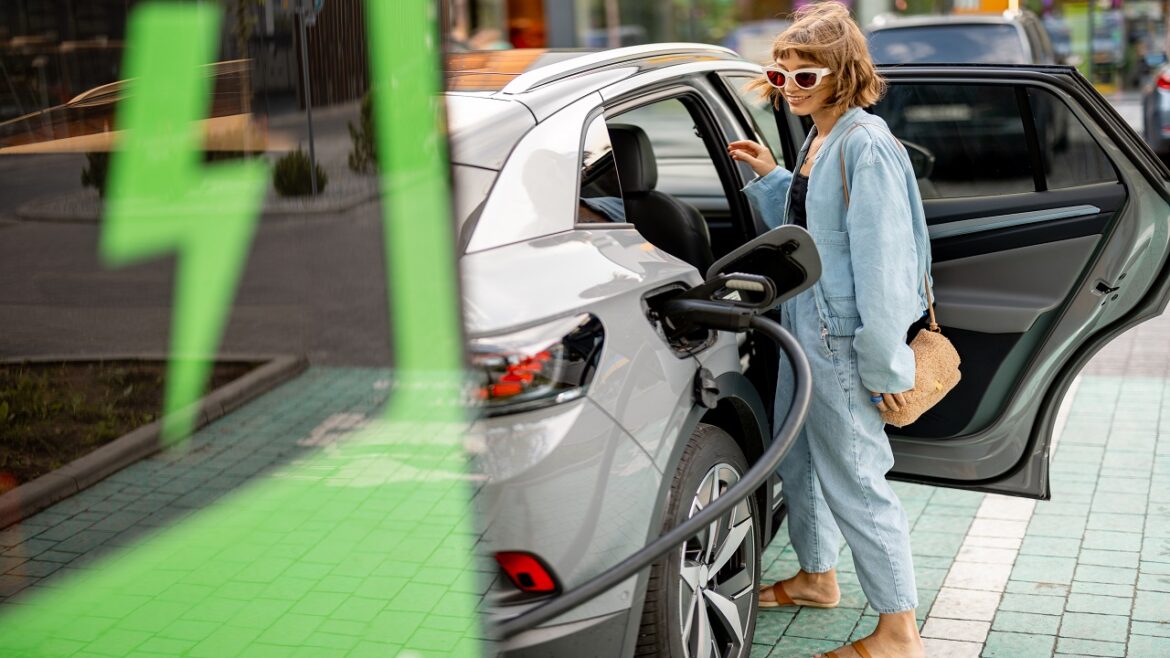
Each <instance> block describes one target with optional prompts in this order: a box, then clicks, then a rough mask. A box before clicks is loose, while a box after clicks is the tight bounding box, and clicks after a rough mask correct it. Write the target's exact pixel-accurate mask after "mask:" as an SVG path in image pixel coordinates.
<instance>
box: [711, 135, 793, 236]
mask: <svg viewBox="0 0 1170 658" xmlns="http://www.w3.org/2000/svg"><path fill="white" fill-rule="evenodd" d="M727 152H728V155H730V156H731V158H732V159H733V160H739V161H740V162H746V163H747V164H748V165H749V166H751V168H752V171H754V172H756V175H757V176H758V178H756V179H755V180H753V181H751V182H750V183H748V184H747V185H745V186H744V188H743V193H744V195H746V196H747V198H748V202H749V203H750V204H751V205H752V207H753V208H755V209H756V212H758V213H760V217H761V218H762V219H763V220H764V224H766V225H767V226H768V228H776V227H777V226H780V225H781V224H783V223H784V204H785V202H786V200H787V199H788V186H789V184H790V183H791V182H792V172H790V171H788V170H787V169H785V168H784V167H781V166H778V165H777V164H776V160H775V159H774V158H773V157H772V152H771V151H770V150H769V149H768V148H767V147H766V146H763V145H762V144H757V143H756V142H752V141H748V140H744V141H739V142H732V143H731V144H728V145H727Z"/></svg>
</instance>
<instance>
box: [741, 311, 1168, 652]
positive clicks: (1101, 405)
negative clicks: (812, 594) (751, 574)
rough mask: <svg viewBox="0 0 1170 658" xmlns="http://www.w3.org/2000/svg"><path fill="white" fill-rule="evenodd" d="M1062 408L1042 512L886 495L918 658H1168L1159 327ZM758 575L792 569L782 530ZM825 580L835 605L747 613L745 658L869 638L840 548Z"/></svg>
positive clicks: (969, 496) (928, 495)
mask: <svg viewBox="0 0 1170 658" xmlns="http://www.w3.org/2000/svg"><path fill="white" fill-rule="evenodd" d="M1070 399H1071V404H1067V406H1066V408H1065V413H1066V414H1067V415H1066V416H1065V417H1064V418H1063V419H1062V420H1065V421H1066V422H1065V423H1064V424H1063V430H1061V431H1060V432H1059V435H1058V445H1057V448H1056V451H1055V454H1054V458H1053V463H1052V488H1053V494H1052V500H1051V501H1029V500H1024V499H1014V498H1006V497H1003V496H993V495H983V494H977V493H968V492H960V491H954V490H945V489H934V488H930V487H924V486H919V485H908V484H902V483H898V484H896V485H895V487H896V489H897V490H898V493H899V495H900V496H902V500H903V502H904V503H905V506H906V511H907V514H908V516H909V518H910V523H911V533H910V535H911V544H912V549H913V552H914V559H915V570H916V573H917V576H918V587H919V600H920V604H921V607H920V608H919V609H918V618H919V621H920V623H921V624H922V629H923V637H924V638H925V642H926V644H927V647H928V651H927V655H928V656H929V657H930V658H980V657H983V658H1044V657H1052V656H1058V657H1061V658H1073V657H1075V656H1129V657H1131V658H1165V657H1166V656H1170V317H1167V316H1163V317H1160V318H1157V319H1155V320H1153V321H1150V322H1148V323H1145V324H1143V325H1140V326H1138V327H1137V328H1135V329H1133V330H1131V331H1130V332H1128V333H1127V334H1125V335H1124V336H1122V337H1121V338H1119V339H1118V340H1116V341H1114V342H1113V343H1112V344H1110V346H1109V347H1107V348H1106V349H1105V350H1103V351H1102V352H1101V353H1099V354H1098V355H1097V356H1096V357H1095V358H1094V359H1093V361H1092V362H1091V363H1090V364H1089V365H1088V366H1087V367H1086V369H1085V371H1084V372H1083V373H1082V375H1081V377H1080V380H1079V383H1078V385H1077V386H1076V388H1075V390H1074V391H1073V392H1072V395H1071V396H1070ZM1066 402H1067V401H1066ZM1058 427H1059V425H1058ZM764 565H765V569H764V575H765V578H769V579H779V578H785V577H787V576H789V575H791V574H792V573H793V572H794V571H795V570H796V569H797V564H796V560H795V556H794V554H793V553H792V549H791V547H790V546H789V545H788V543H787V529H786V528H782V529H781V533H780V534H779V535H777V538H776V543H774V544H773V545H772V546H770V547H769V548H768V549H767V550H766V551H765V553H764ZM839 568H840V572H841V580H842V590H843V597H842V603H841V606H840V607H839V608H838V609H835V610H814V609H801V610H799V611H797V612H792V611H786V612H775V611H768V610H766V611H763V612H761V614H760V618H759V621H758V622H757V628H756V634H755V637H754V638H753V639H754V644H753V651H752V656H753V658H759V657H763V656H768V657H770V658H783V657H787V656H810V655H812V654H813V653H815V652H818V651H825V650H828V649H832V648H834V647H836V646H838V645H840V644H842V643H844V642H846V641H848V640H851V639H855V638H858V637H863V636H864V635H866V634H868V633H869V632H871V631H872V629H873V626H874V623H875V621H876V617H875V615H874V613H873V611H872V610H870V609H869V608H868V607H867V606H866V604H865V597H864V595H863V594H862V593H861V590H860V587H859V585H858V584H857V579H856V576H855V575H854V573H853V565H852V560H851V558H850V556H849V553H848V549H845V551H844V552H843V554H842V559H841V563H840V565H839Z"/></svg>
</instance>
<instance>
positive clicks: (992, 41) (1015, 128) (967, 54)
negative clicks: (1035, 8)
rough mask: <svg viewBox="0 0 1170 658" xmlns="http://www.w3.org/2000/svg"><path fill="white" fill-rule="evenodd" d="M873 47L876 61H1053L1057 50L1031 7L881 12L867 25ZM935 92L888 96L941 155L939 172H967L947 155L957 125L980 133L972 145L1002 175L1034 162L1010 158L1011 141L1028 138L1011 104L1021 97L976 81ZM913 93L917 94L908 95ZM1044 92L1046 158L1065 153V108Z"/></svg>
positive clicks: (1039, 105) (1039, 103)
mask: <svg viewBox="0 0 1170 658" xmlns="http://www.w3.org/2000/svg"><path fill="white" fill-rule="evenodd" d="M867 36H868V40H869V50H870V54H871V55H872V57H873V59H874V62H876V63H878V64H1015V65H1051V64H1055V63H1057V55H1056V52H1055V51H1054V50H1053V45H1052V41H1051V40H1050V39H1049V35H1048V31H1047V30H1046V29H1045V27H1044V24H1043V23H1042V22H1041V21H1040V19H1039V18H1037V17H1036V15H1035V14H1033V13H1031V12H1028V11H1016V12H1010V11H1009V12H1004V13H1003V14H995V15H945V16H912V17H892V18H890V17H882V18H880V19H878V20H875V21H874V23H873V24H872V25H871V26H869V28H868V29H867ZM940 91H945V93H944V94H943V95H942V96H940V97H938V98H934V97H932V96H931V95H930V94H926V95H914V94H912V93H906V94H904V93H899V92H896V93H894V94H893V95H892V96H891V98H890V99H888V102H890V103H892V104H898V103H905V104H906V106H905V108H903V111H897V112H892V115H893V117H894V120H895V122H896V124H897V125H896V126H895V129H896V131H897V132H898V134H899V135H900V136H902V137H903V138H904V139H906V140H909V141H912V142H914V143H916V144H918V145H919V146H921V147H923V148H924V149H926V150H927V151H929V152H932V153H935V155H936V157H937V161H936V169H937V172H938V174H939V175H940V176H947V175H950V176H960V177H962V176H966V172H965V171H964V170H963V169H962V167H963V166H964V164H963V163H964V160H963V159H962V158H952V157H948V155H947V148H948V147H947V142H948V141H949V140H951V139H952V138H953V134H954V133H955V132H956V131H961V132H963V133H964V134H965V135H967V136H970V137H977V138H978V139H976V140H974V141H972V142H971V146H970V148H972V149H977V151H978V155H979V158H980V159H981V160H984V161H986V162H989V163H994V165H995V167H996V169H997V171H999V172H1000V174H1001V175H1003V176H1018V175H1020V174H1021V173H1022V172H1023V173H1026V172H1027V171H1028V170H1029V169H1030V168H1032V167H1033V163H1029V162H1019V161H1014V160H1011V159H1010V155H1011V154H1012V153H1014V152H1015V148H1016V147H1015V145H1014V143H1013V142H1015V141H1017V140H1022V139H1027V138H1028V137H1027V135H1025V133H1024V124H1023V123H1022V122H1020V121H1019V115H1018V112H1017V110H1016V108H1015V107H1014V106H1015V104H1016V99H1014V98H1011V97H1007V96H1004V95H1003V94H998V95H996V94H992V95H987V94H984V93H982V90H981V89H979V88H977V87H969V86H964V87H959V88H956V89H952V90H940ZM910 96H914V97H913V98H911V97H910ZM1047 98H1048V97H1047V96H1044V97H1039V98H1037V99H1036V100H1035V101H1034V102H1035V104H1036V107H1034V108H1032V112H1033V113H1034V114H1035V116H1036V117H1037V121H1036V122H1035V126H1036V130H1037V136H1038V138H1039V139H1040V141H1041V144H1043V145H1044V146H1045V148H1044V150H1043V155H1044V158H1045V160H1046V161H1051V160H1053V159H1055V158H1057V157H1061V156H1063V154H1064V151H1065V150H1066V147H1067V131H1068V126H1067V125H1066V124H1065V123H1064V118H1065V116H1066V115H1065V114H1064V113H1061V112H1055V111H1053V108H1052V107H1049V105H1048V102H1047Z"/></svg>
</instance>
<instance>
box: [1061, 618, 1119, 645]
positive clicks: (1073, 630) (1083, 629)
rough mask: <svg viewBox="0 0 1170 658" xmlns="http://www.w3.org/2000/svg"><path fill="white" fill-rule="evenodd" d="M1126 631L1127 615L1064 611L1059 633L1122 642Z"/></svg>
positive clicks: (1067, 635)
mask: <svg viewBox="0 0 1170 658" xmlns="http://www.w3.org/2000/svg"><path fill="white" fill-rule="evenodd" d="M1128 633H1129V618H1128V617H1125V616H1122V615H1102V614H1086V613H1082V612H1066V613H1064V617H1063V618H1062V620H1061V623H1060V633H1059V635H1060V636H1061V637H1071V638H1077V639H1082V640H1098V641H1102V642H1119V641H1120V642H1122V643H1124V641H1125V637H1126V635H1127V634H1128Z"/></svg>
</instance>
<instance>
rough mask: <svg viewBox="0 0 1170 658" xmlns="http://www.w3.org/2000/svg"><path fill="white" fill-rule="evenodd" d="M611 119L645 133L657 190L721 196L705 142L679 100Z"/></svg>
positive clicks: (687, 194)
mask: <svg viewBox="0 0 1170 658" xmlns="http://www.w3.org/2000/svg"><path fill="white" fill-rule="evenodd" d="M613 121H616V122H619V123H622V124H626V125H633V126H637V127H639V128H641V129H642V130H643V131H644V132H645V133H646V136H647V137H648V138H649V140H650V146H651V147H652V148H653V150H654V158H655V160H656V161H657V163H658V185H657V187H656V189H657V190H658V191H660V192H666V193H667V194H674V195H676V196H718V197H723V196H724V191H723V185H722V183H721V182H720V180H719V172H718V171H716V170H715V164H714V163H713V162H711V156H710V154H709V153H708V152H707V145H706V144H705V143H704V142H703V138H702V137H700V136H699V131H698V129H697V128H695V120H694V119H693V118H692V117H691V113H690V111H688V110H687V108H686V106H685V105H683V103H682V101H681V100H679V99H677V98H670V99H667V100H664V101H659V102H657V103H651V104H650V105H643V106H642V107H639V108H636V109H633V110H630V111H629V112H624V113H622V114H621V115H620V116H618V117H617V118H612V119H611V122H613Z"/></svg>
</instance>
